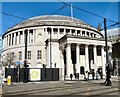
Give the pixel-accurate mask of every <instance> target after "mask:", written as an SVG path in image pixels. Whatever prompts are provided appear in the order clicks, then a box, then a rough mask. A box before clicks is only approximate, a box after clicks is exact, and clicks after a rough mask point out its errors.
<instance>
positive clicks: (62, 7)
mask: <svg viewBox="0 0 120 97" xmlns="http://www.w3.org/2000/svg"><path fill="white" fill-rule="evenodd" d="M66 6H67V5H66V4H64V5H63V6H62V7H60V8H59V9H58V10H56V11H55V12H54V13H52V14H50V15H49V16H48V17H46V18H44V20H45V19H47V18H49V17H50V16H51V15H54V14H56V13H57V12H58V11H60V10H62V9H63V8H65V7H66ZM0 13H2V14H4V15H7V16H12V17H16V18H19V19H22V20H28V19H27V18H23V17H20V16H16V15H12V14H9V13H6V12H0ZM9 19H10V18H9ZM11 20H12V19H11ZM29 21H31V20H29ZM6 27H7V26H6Z"/></svg>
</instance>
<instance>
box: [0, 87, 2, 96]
mask: <svg viewBox="0 0 120 97" xmlns="http://www.w3.org/2000/svg"><path fill="white" fill-rule="evenodd" d="M1 96H2V87H0V97H1Z"/></svg>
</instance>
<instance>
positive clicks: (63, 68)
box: [60, 46, 65, 81]
mask: <svg viewBox="0 0 120 97" xmlns="http://www.w3.org/2000/svg"><path fill="white" fill-rule="evenodd" d="M63 55H64V47H62V46H61V47H60V64H61V65H60V69H61V70H60V77H61V78H60V80H62V81H64V77H65V72H64V71H65V65H64V58H63Z"/></svg>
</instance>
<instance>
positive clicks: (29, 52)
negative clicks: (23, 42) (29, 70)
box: [28, 51, 31, 59]
mask: <svg viewBox="0 0 120 97" xmlns="http://www.w3.org/2000/svg"><path fill="white" fill-rule="evenodd" d="M28 59H31V51H28Z"/></svg>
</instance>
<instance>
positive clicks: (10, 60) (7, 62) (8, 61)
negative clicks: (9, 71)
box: [3, 52, 16, 67]
mask: <svg viewBox="0 0 120 97" xmlns="http://www.w3.org/2000/svg"><path fill="white" fill-rule="evenodd" d="M15 58H16V57H15V55H14V53H13V52H8V53H7V55H6V56H4V57H3V65H4V66H5V67H6V66H8V67H10V66H11V65H13V64H14V59H15Z"/></svg>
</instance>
